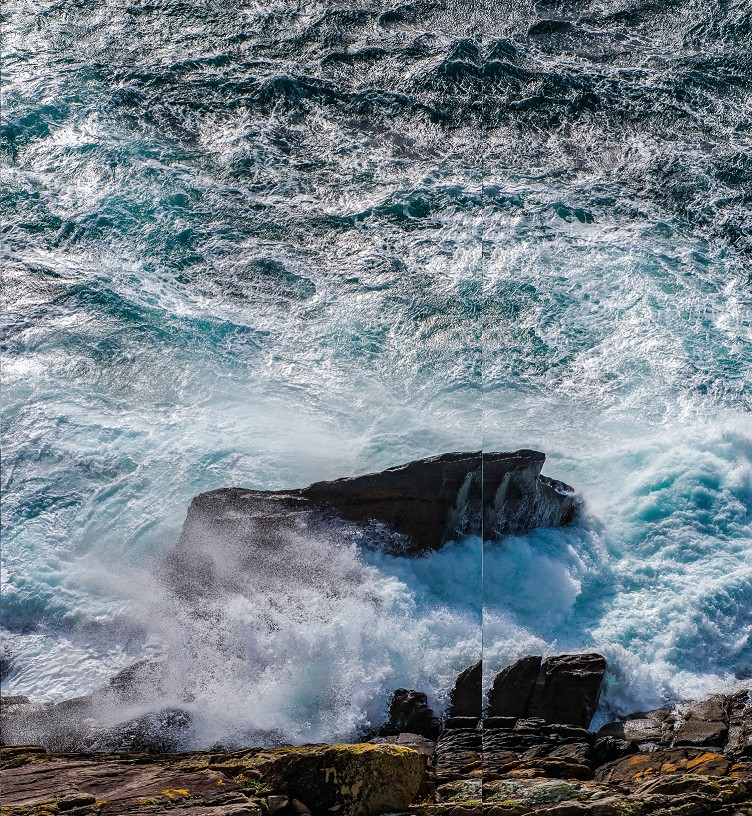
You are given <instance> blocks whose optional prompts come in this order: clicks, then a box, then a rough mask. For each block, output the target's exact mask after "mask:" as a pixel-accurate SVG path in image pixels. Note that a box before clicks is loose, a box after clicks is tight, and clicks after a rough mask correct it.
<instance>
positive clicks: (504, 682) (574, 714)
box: [488, 654, 606, 728]
mask: <svg viewBox="0 0 752 816" xmlns="http://www.w3.org/2000/svg"><path fill="white" fill-rule="evenodd" d="M605 672H606V661H605V659H604V658H603V657H602V656H601V655H599V654H573V655H567V654H565V655H556V656H553V657H549V658H548V659H547V660H546V661H545V662H543V660H542V659H541V658H540V657H523V658H522V659H521V660H518V661H517V663H515V664H514V665H512V666H510V667H509V668H507V669H504V671H502V672H500V673H499V674H497V675H496V678H495V679H494V682H493V685H492V687H491V690H490V691H489V694H488V704H489V709H488V713H489V716H491V717H517V718H538V719H541V720H542V721H543V722H545V723H561V724H564V725H573V726H577V727H579V728H587V727H588V726H589V725H590V721H591V720H592V719H593V715H594V714H595V710H596V708H597V707H598V699H599V698H600V693H601V685H602V684H603V677H604V674H605Z"/></svg>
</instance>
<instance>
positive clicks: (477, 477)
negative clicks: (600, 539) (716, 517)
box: [173, 450, 581, 578]
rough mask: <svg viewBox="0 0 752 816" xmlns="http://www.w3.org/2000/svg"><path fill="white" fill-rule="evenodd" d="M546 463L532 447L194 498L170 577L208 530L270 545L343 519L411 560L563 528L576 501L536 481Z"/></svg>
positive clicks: (564, 490)
mask: <svg viewBox="0 0 752 816" xmlns="http://www.w3.org/2000/svg"><path fill="white" fill-rule="evenodd" d="M545 458H546V457H545V454H543V453H541V452H539V451H532V450H519V451H514V452H509V453H503V452H489V453H483V454H481V453H480V452H470V453H447V454H443V455H441V456H433V457H430V458H427V459H421V460H418V461H414V462H409V463H408V464H405V465H400V466H398V467H393V468H389V469H388V470H385V471H382V472H380V473H370V474H366V475H364V476H355V477H352V478H345V479H336V480H334V481H330V482H316V483H315V484H312V485H310V486H309V487H306V488H302V489H296V490H285V491H261V490H247V489H244V488H237V487H232V488H224V489H221V490H214V491H210V492H208V493H202V494H201V495H199V496H197V497H196V498H195V499H194V500H193V502H192V503H191V506H190V508H189V510H188V517H187V519H186V522H185V525H184V527H183V534H182V536H181V539H180V543H179V544H178V547H177V548H176V550H175V553H174V555H173V565H174V571H175V572H176V573H178V572H179V571H180V569H185V568H186V567H187V566H188V565H187V564H186V557H187V555H188V554H189V553H190V554H191V555H195V551H196V549H197V548H196V542H197V541H200V540H201V539H202V538H203V537H204V535H205V534H206V531H207V529H208V528H211V529H214V530H218V531H220V532H223V533H225V534H226V535H227V536H229V537H231V538H233V539H234V540H236V539H238V537H240V538H241V539H242V538H243V537H253V538H255V539H259V538H261V539H264V540H266V541H267V542H268V543H269V544H270V545H273V543H274V541H275V539H277V538H278V537H280V536H284V535H285V534H286V533H289V531H291V530H294V529H300V527H301V526H302V527H309V528H316V527H317V526H318V525H321V524H325V523H329V524H331V523H335V524H336V523H337V522H349V523H353V524H355V525H359V526H360V529H361V532H362V531H363V530H365V531H367V533H368V537H369V538H370V539H371V540H372V541H377V542H380V544H381V546H383V547H384V548H386V549H388V550H392V551H396V552H399V553H401V554H407V555H417V554H420V553H422V552H426V551H428V550H436V549H439V548H440V547H441V546H442V545H443V544H445V543H446V542H447V541H448V540H450V539H451V538H453V537H456V536H458V535H468V534H472V535H481V532H482V533H483V535H484V536H485V538H487V539H491V538H494V537H497V536H499V535H502V534H505V533H513V534H522V533H525V532H529V531H530V530H532V529H534V528H535V527H541V526H559V525H564V524H568V523H570V522H571V521H572V520H573V519H574V518H575V517H576V515H577V513H578V511H579V508H580V505H581V499H580V498H579V497H578V496H577V495H576V493H575V491H574V489H573V488H571V487H569V486H568V485H566V484H564V483H563V482H559V481H557V480H555V479H550V478H548V477H546V476H542V475H541V470H542V468H543V464H544V462H545ZM199 549H200V548H199ZM194 570H195V568H194ZM206 577H208V576H206V575H204V578H206Z"/></svg>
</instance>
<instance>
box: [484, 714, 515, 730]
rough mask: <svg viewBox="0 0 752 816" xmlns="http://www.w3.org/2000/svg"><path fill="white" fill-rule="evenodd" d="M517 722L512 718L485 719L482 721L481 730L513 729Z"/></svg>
mask: <svg viewBox="0 0 752 816" xmlns="http://www.w3.org/2000/svg"><path fill="white" fill-rule="evenodd" d="M516 722H517V720H516V719H515V718H514V717H486V718H485V719H484V720H483V730H486V729H489V728H506V729H510V728H514V724H515V723H516Z"/></svg>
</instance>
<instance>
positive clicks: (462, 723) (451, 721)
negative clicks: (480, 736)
mask: <svg viewBox="0 0 752 816" xmlns="http://www.w3.org/2000/svg"><path fill="white" fill-rule="evenodd" d="M479 722H480V718H479V717H447V719H446V720H444V728H465V729H468V728H477V727H478V723H479Z"/></svg>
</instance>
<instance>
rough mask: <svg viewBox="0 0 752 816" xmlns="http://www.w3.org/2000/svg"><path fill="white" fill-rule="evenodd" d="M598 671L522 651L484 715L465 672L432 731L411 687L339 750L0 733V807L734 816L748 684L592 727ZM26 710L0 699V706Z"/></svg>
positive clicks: (215, 813)
mask: <svg viewBox="0 0 752 816" xmlns="http://www.w3.org/2000/svg"><path fill="white" fill-rule="evenodd" d="M605 669H606V663H605V660H604V659H603V658H602V657H601V656H600V655H597V654H584V655H556V656H551V657H549V658H548V659H546V660H543V659H542V658H540V657H538V656H530V657H526V658H523V659H521V660H519V661H518V662H517V663H515V664H514V665H512V666H510V667H508V668H507V669H505V670H504V671H502V672H500V673H499V674H498V675H497V676H496V677H495V678H494V680H493V683H492V685H491V687H490V689H489V690H488V693H487V700H488V704H487V705H486V706H485V709H484V706H483V695H482V693H480V694H479V693H477V692H478V691H480V690H481V687H480V682H479V681H480V676H481V666H480V664H477V665H476V666H472V667H469V669H468V670H467V671H465V672H463V673H462V674H461V675H460V676H459V677H458V678H457V682H456V684H455V687H454V689H453V691H452V695H451V696H452V703H451V707H450V710H449V711H448V712H447V716H446V717H445V718H444V720H443V722H442V721H441V720H440V719H439V718H438V717H436V716H435V715H434V714H433V712H432V711H431V709H430V708H429V707H428V702H427V698H426V695H425V694H423V693H422V692H420V691H416V690H413V689H398V690H397V691H395V693H394V695H393V698H392V702H391V706H390V711H389V719H388V721H387V722H386V723H385V724H384V725H383V726H382V727H381V729H379V733H378V735H377V736H374V737H373V738H371V739H370V740H369V741H368V742H361V743H357V744H352V745H327V744H319V745H306V746H298V747H294V746H281V747H278V748H243V749H239V750H220V749H218V750H213V751H193V752H162V751H160V750H159V748H160V745H159V744H158V743H154V744H152V745H151V746H150V748H151V750H150V751H149V752H147V753H143V752H128V753H122V752H95V751H85V752H81V751H79V752H48V751H47V750H46V749H45V748H43V747H41V746H33V745H32V746H29V745H27V746H17V745H9V744H7V743H8V742H9V740H7V739H6V738H5V737H4V741H5V742H6V744H5V745H4V747H3V748H2V750H1V753H2V761H1V763H0V782H1V784H2V791H3V806H2V814H3V816H22V814H40V816H41V814H47V815H49V816H52V815H53V814H71V815H73V814H75V815H76V816H90V815H91V816H94V815H95V814H102V816H104V814H149V813H161V812H163V811H166V810H173V809H177V811H178V812H179V813H180V814H184V816H230V815H231V814H233V815H234V814H254V816H272V815H273V814H279V816H295V814H297V816H307V814H313V816H318V814H333V813H334V814H339V816H377V815H378V814H382V813H406V814H407V813H409V814H415V816H432V815H433V814H436V816H440V815H443V814H447V816H450V815H451V816H470V814H486V815H487V816H502V815H503V814H504V815H506V816H522V814H528V813H539V814H547V815H548V816H576V815H577V814H592V815H593V816H625V815H626V816H648V814H656V816H692V815H693V814H697V815H698V816H700V815H701V814H717V815H718V816H742V814H745V815H746V814H748V813H749V812H750V809H752V695H751V693H750V689H746V690H743V691H739V692H737V693H735V694H732V695H726V696H715V697H711V698H709V699H706V700H703V701H697V702H687V703H682V704H677V705H675V706H671V707H665V708H661V709H657V710H654V711H650V712H645V713H639V714H634V715H631V716H629V717H626V718H624V719H621V720H618V721H614V722H612V723H608V724H607V725H605V726H603V727H602V728H601V729H600V730H599V731H597V732H594V731H590V730H588V728H587V727H586V726H583V723H584V722H587V723H589V720H590V719H591V718H592V716H593V713H594V711H595V708H596V706H597V702H598V696H599V693H600V687H601V683H602V681H603V676H604V673H605ZM121 682H122V681H121ZM28 705H29V704H28V703H26V702H24V701H22V700H16V701H14V700H12V699H11V700H7V699H6V700H5V701H4V709H5V712H4V713H5V714H6V715H7V713H8V710H9V709H24V708H27V707H28ZM19 713H20V712H19ZM11 719H12V717H11Z"/></svg>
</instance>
